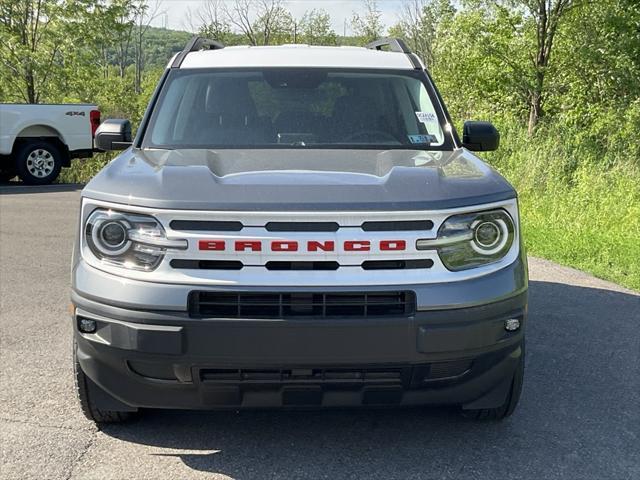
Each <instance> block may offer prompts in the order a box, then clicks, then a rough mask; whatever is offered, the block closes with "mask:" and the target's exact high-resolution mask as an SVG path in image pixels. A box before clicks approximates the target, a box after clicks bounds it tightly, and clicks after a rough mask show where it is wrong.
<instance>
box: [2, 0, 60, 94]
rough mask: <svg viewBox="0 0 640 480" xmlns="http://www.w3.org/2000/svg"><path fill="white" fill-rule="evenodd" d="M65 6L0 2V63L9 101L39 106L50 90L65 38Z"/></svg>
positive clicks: (13, 0)
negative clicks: (63, 27) (61, 23)
mask: <svg viewBox="0 0 640 480" xmlns="http://www.w3.org/2000/svg"><path fill="white" fill-rule="evenodd" d="M65 14H66V12H65V5H64V4H60V3H59V2H57V1H55V0H48V1H46V0H37V1H36V0H0V63H1V65H2V70H3V74H2V82H3V83H5V84H6V85H7V87H6V88H7V92H8V96H9V98H14V99H20V100H22V101H24V102H27V103H38V102H39V101H40V100H41V99H42V98H43V97H44V96H46V94H47V92H48V91H49V89H50V86H49V82H50V81H51V79H52V78H53V77H54V75H55V72H56V70H57V67H58V66H59V64H60V57H61V55H62V54H63V49H64V47H65V38H64V36H63V35H62V32H61V30H60V29H59V28H58V26H59V23H60V21H61V20H62V21H63V19H64V17H65Z"/></svg>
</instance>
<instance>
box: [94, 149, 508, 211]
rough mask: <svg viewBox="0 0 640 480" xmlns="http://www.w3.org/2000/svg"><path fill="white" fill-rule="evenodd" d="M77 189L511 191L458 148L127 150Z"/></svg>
mask: <svg viewBox="0 0 640 480" xmlns="http://www.w3.org/2000/svg"><path fill="white" fill-rule="evenodd" d="M83 195H84V196H86V197H90V198H94V199H97V200H104V201H109V202H116V203H122V204H127V205H136V206H145V207H155V208H168V209H194V210H238V211H256V210H263V211H278V210H280V211H296V210H298V211H299V210H317V211H330V210H342V211H344V210H350V211H355V210H378V211H381V210H437V209H443V208H455V207H462V206H468V205H477V204H482V203H490V202H496V201H500V200H505V199H508V198H514V197H515V195H516V194H515V191H514V190H513V187H511V185H509V183H508V182H507V181H506V180H505V179H504V178H502V176H500V175H499V174H498V173H497V172H496V171H495V170H493V169H492V168H490V167H489V166H488V165H486V164H485V163H484V162H482V161H481V160H480V159H479V158H477V157H476V156H474V155H473V154H471V153H470V152H468V151H467V150H464V149H457V150H454V151H446V152H445V151H442V152H440V151H416V150H385V151H379V150H334V149H322V150H314V149H309V150H304V149H285V150H282V149H268V150H267V149H265V150H138V149H130V150H127V151H125V152H123V153H122V154H121V155H119V156H118V157H117V158H116V159H115V160H113V161H112V162H110V163H109V164H108V165H107V166H106V167H105V168H104V169H103V170H102V171H101V172H100V173H99V174H98V175H97V176H96V177H94V179H93V180H91V182H89V184H88V185H87V186H86V187H85V189H84V191H83Z"/></svg>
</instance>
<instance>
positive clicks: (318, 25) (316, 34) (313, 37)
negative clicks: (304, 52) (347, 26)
mask: <svg viewBox="0 0 640 480" xmlns="http://www.w3.org/2000/svg"><path fill="white" fill-rule="evenodd" d="M297 28H298V29H299V38H296V39H295V40H296V41H301V42H302V43H306V44H308V45H335V44H336V42H337V38H338V37H337V35H336V32H335V31H334V30H333V28H332V27H331V16H330V15H329V13H327V11H326V10H316V9H315V8H314V9H313V10H310V11H308V12H305V14H304V15H303V16H302V19H301V20H300V23H299V26H298V27H297ZM296 36H298V35H296Z"/></svg>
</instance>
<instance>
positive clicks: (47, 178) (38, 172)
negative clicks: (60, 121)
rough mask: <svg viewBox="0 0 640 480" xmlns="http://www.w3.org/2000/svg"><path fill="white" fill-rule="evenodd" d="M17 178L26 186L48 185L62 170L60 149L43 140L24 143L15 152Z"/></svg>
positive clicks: (62, 156)
mask: <svg viewBox="0 0 640 480" xmlns="http://www.w3.org/2000/svg"><path fill="white" fill-rule="evenodd" d="M15 159H16V169H17V170H18V176H19V177H20V179H21V180H22V181H23V182H24V183H26V184H27V185H48V184H50V183H52V182H53V181H54V180H55V179H56V178H58V175H60V170H61V169H62V163H63V160H64V155H63V153H62V151H61V150H60V148H58V147H57V146H56V145H54V144H53V143H51V142H47V141H45V140H35V141H30V142H26V143H24V144H23V145H21V146H20V147H18V150H17V151H16V155H15Z"/></svg>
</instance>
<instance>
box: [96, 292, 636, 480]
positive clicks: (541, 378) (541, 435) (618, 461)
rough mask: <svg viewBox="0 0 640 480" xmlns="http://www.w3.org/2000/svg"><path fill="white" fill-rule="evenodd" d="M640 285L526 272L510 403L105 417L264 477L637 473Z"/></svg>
mask: <svg viewBox="0 0 640 480" xmlns="http://www.w3.org/2000/svg"><path fill="white" fill-rule="evenodd" d="M639 325H640V296H638V295H636V294H632V293H620V292H613V291H608V290H603V289H596V288H584V287H575V286H569V285H565V284H559V283H550V282H531V289H530V317H529V323H528V326H527V328H528V332H527V334H528V335H527V364H526V374H525V386H524V391H523V397H522V400H521V403H520V406H519V408H518V410H517V411H516V412H515V414H514V415H513V416H512V417H511V418H510V419H508V420H506V421H503V422H477V421H472V420H467V419H465V418H463V417H462V416H461V415H460V414H459V412H458V411H457V410H456V409H451V408H446V409H445V408H438V409H427V408H422V409H421V408H412V409H386V410H337V411H306V412H305V411H284V412H283V411H256V412H240V413H224V412H217V413H188V412H173V411H171V412H168V411H167V412H146V414H145V415H143V416H142V418H141V419H140V420H139V421H137V422H135V423H132V424H129V425H120V426H107V427H105V428H104V429H103V432H104V433H105V434H106V435H108V436H110V437H113V438H116V439H119V440H122V441H125V442H131V443H134V444H138V445H145V446H149V447H152V448H148V449H145V450H144V452H145V453H146V454H147V455H149V457H147V458H148V460H149V461H152V460H151V458H152V457H153V458H156V459H158V457H166V456H169V457H177V458H179V459H180V460H181V461H182V462H183V463H184V464H185V465H187V466H188V467H190V468H192V469H194V470H195V471H200V472H208V473H216V474H224V475H227V476H229V477H231V478H235V479H252V478H256V479H258V478H259V479H264V478H339V479H344V478H380V479H396V478H397V479H410V478H416V479H418V478H420V479H422V478H434V479H448V478H451V479H463V478H487V479H490V478H494V479H503V478H535V479H543V478H559V477H562V478H602V479H604V478H639V477H638V472H639V471H640V462H639V461H638V460H639V458H638V452H637V451H636V450H635V447H633V445H636V446H637V440H638V435H639V429H638V426H639V417H638V410H637V406H638V405H639V404H640V381H639V375H638V362H639V358H638V355H639V340H638V338H639V336H638V333H637V329H638V326H639Z"/></svg>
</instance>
